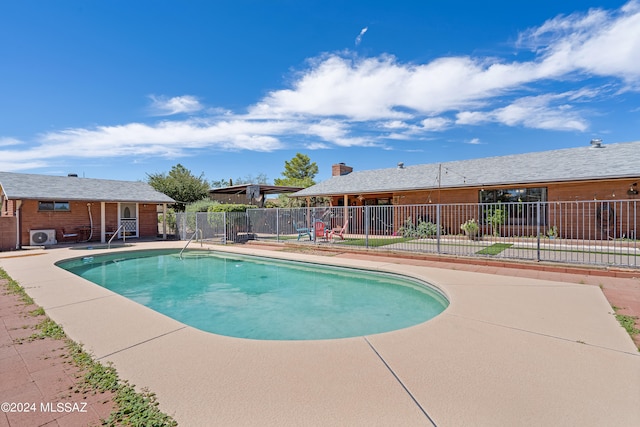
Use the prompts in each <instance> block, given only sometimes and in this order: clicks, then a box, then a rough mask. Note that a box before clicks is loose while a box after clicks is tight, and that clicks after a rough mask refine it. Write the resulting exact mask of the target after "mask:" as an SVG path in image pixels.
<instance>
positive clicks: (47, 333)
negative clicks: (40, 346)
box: [29, 317, 67, 340]
mask: <svg viewBox="0 0 640 427" xmlns="http://www.w3.org/2000/svg"><path fill="white" fill-rule="evenodd" d="M36 329H38V331H39V332H36V333H35V334H33V335H31V336H30V337H29V339H31V340H42V339H45V338H52V339H54V340H61V339H65V338H66V337H67V336H66V335H65V333H64V331H63V330H62V327H61V326H60V325H58V324H57V323H56V322H54V321H53V320H51V319H49V318H48V317H47V318H45V319H44V320H43V321H42V322H40V323H38V324H37V325H36Z"/></svg>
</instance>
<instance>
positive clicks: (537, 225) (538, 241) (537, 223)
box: [536, 201, 542, 262]
mask: <svg viewBox="0 0 640 427" xmlns="http://www.w3.org/2000/svg"><path fill="white" fill-rule="evenodd" d="M536 205H537V206H536V210H537V211H538V215H536V239H537V249H538V250H537V261H538V262H540V216H542V210H541V209H540V208H541V204H540V201H538V202H536Z"/></svg>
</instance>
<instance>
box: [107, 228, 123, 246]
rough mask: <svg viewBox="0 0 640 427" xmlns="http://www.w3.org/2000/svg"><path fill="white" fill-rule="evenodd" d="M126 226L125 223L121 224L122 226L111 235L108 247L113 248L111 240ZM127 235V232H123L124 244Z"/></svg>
mask: <svg viewBox="0 0 640 427" xmlns="http://www.w3.org/2000/svg"><path fill="white" fill-rule="evenodd" d="M124 226H125V224H121V225H120V227H118V228H117V230H116V231H115V232H114V233H113V236H111V238H110V239H109V242H108V243H107V249H111V241H112V240H113V239H114V238H115V237H116V236H117V235H118V231H120V230H122V229H123V228H124ZM126 236H127V233H126V232H125V233H123V234H122V244H125V242H126Z"/></svg>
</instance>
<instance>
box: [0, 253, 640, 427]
mask: <svg viewBox="0 0 640 427" xmlns="http://www.w3.org/2000/svg"><path fill="white" fill-rule="evenodd" d="M182 245H183V243H181V242H149V243H142V242H140V243H136V245H135V246H133V247H126V248H117V249H111V251H112V252H113V251H131V250H141V249H153V248H171V247H175V248H181V247H182ZM197 247H198V246H197V245H196V246H194V248H197ZM205 248H206V246H205ZM211 248H212V249H214V250H216V251H218V250H219V251H224V252H237V253H242V254H249V255H259V256H268V257H272V258H284V259H290V260H298V261H303V262H313V263H317V264H332V265H340V266H345V267H357V268H366V269H370V270H373V271H385V272H390V273H400V274H404V275H409V276H411V277H415V278H418V279H421V280H425V281H427V282H429V283H431V284H433V285H435V286H437V287H438V288H439V289H441V290H442V291H443V293H445V295H447V297H448V298H449V300H450V302H451V303H450V305H449V307H448V308H447V309H446V310H445V311H444V312H443V313H442V314H441V315H439V316H438V317H436V318H435V319H432V320H430V321H428V322H426V323H423V324H420V325H416V326H413V327H410V328H406V329H403V330H400V331H394V332H388V333H384V334H377V335H370V336H366V337H359V338H345V339H337V340H322V341H287V342H278V341H256V340H244V339H237V338H229V337H222V336H218V335H213V334H209V333H205V332H202V331H199V330H197V329H194V328H191V327H188V326H185V325H183V324H181V323H179V322H177V321H175V320H173V319H169V318H167V317H166V316H163V315H161V314H159V313H156V312H154V311H152V310H150V309H148V308H146V307H143V306H140V305H138V304H137V303H133V302H131V301H129V300H127V299H126V298H124V297H121V296H119V295H117V294H114V293H112V292H111V291H108V290H106V289H104V288H101V287H99V286H98V285H95V284H92V283H90V282H87V281H85V280H84V279H81V278H79V277H77V276H75V275H73V274H71V273H69V272H66V271H64V270H62V269H59V268H57V267H55V266H54V265H53V264H54V262H56V261H59V260H62V259H67V258H77V257H82V256H86V255H85V253H86V254H87V255H96V254H97V253H100V252H102V251H98V250H78V249H74V250H70V249H69V248H56V249H47V250H35V251H29V252H26V253H20V254H16V253H2V254H0V267H2V268H4V269H5V270H6V271H7V272H8V273H9V274H10V275H11V277H13V278H14V279H15V280H17V281H18V282H19V283H20V284H21V285H22V286H23V287H24V288H25V290H26V291H27V293H28V294H29V295H30V296H31V297H32V298H33V299H34V300H35V301H36V303H37V304H38V305H40V306H42V307H43V308H44V309H45V311H46V312H47V314H48V315H49V316H50V317H51V318H52V319H53V320H55V321H56V322H58V323H60V324H61V325H62V326H63V328H64V329H65V331H66V332H67V334H68V335H69V336H70V337H71V338H72V339H74V340H75V341H77V342H80V343H83V344H84V346H85V348H86V349H88V350H89V351H91V352H92V353H93V354H94V355H95V357H97V358H98V359H99V360H101V361H109V362H112V363H114V364H115V366H116V368H117V369H118V371H119V373H120V374H121V376H122V377H123V378H126V379H128V380H130V381H131V382H132V383H134V384H137V385H138V386H139V387H149V388H150V389H151V390H153V391H154V392H155V393H156V394H157V395H158V398H159V400H160V405H161V409H163V410H164V411H165V412H167V413H169V414H171V415H173V416H174V417H175V418H176V419H177V420H178V422H179V423H180V424H183V425H207V424H211V423H216V424H222V425H227V424H229V425H256V424H260V425H300V424H306V425H372V424H376V425H407V426H411V425H430V424H433V425H516V424H517V425H540V424H558V423H560V424H565V425H567V424H570V425H602V424H615V425H631V424H633V422H636V421H637V420H638V419H640V408H638V405H637V402H638V401H640V388H639V387H637V384H638V383H639V382H640V354H639V353H638V351H637V349H636V347H635V346H634V344H633V342H632V341H631V339H630V338H629V336H628V335H627V334H626V332H625V331H624V330H623V329H622V328H621V327H620V326H619V324H618V323H617V322H616V320H615V318H614V316H613V315H612V314H611V312H612V310H611V306H610V305H609V304H608V302H607V301H606V299H605V298H604V295H603V294H602V291H601V290H600V289H599V288H598V287H595V286H582V285H578V284H570V283H564V282H553V281H544V280H538V279H529V278H517V279H516V278H513V277H507V276H500V275H491V274H483V273H475V272H466V271H456V270H449V269H439V268H433V267H425V266H419V265H407V264H398V263H394V262H393V260H392V259H384V258H380V257H377V258H376V259H373V260H358V259H348V258H340V257H323V256H317V255H307V254H296V253H285V252H278V253H274V251H271V250H265V249H260V248H255V247H245V246H213V247H211ZM25 255H30V256H25ZM159 355H161V356H160V357H159Z"/></svg>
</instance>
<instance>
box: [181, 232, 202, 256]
mask: <svg viewBox="0 0 640 427" xmlns="http://www.w3.org/2000/svg"><path fill="white" fill-rule="evenodd" d="M198 232H200V239H201V241H200V244H202V239H204V236H203V234H202V230H200V229H199V228H196V231H195V232H194V233H193V234H192V235H191V238H190V239H189V240H188V241H187V244H186V245H184V248H182V250H181V251H180V259H182V253H183V252H184V250H185V249H187V246H189V243H191V241H192V240H193V239H194V237H196V235H197V234H198Z"/></svg>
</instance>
